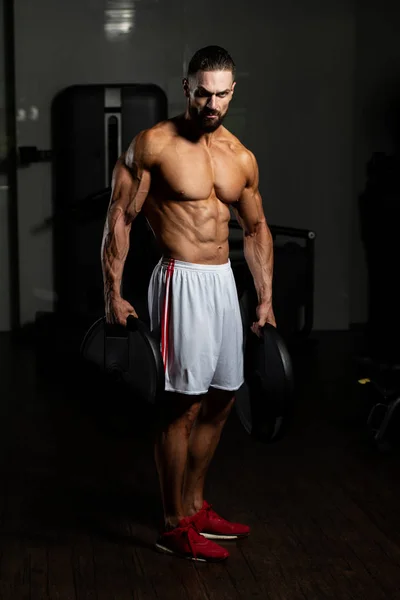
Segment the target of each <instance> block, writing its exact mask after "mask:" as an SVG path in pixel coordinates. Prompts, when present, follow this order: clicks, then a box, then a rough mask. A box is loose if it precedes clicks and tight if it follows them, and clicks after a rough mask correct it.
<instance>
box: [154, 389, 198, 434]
mask: <svg viewBox="0 0 400 600" xmlns="http://www.w3.org/2000/svg"><path fill="white" fill-rule="evenodd" d="M200 406H201V400H200V398H199V399H197V398H196V400H194V401H193V399H192V398H190V397H187V398H177V397H175V396H173V395H172V394H171V395H168V394H166V397H165V399H164V402H163V404H162V406H161V407H160V409H159V412H158V423H159V426H160V427H161V429H162V430H166V429H171V428H173V429H181V430H183V431H184V432H185V433H186V434H187V435H188V436H189V435H190V432H191V430H192V427H193V424H194V422H195V421H196V419H197V416H198V414H199V411H200Z"/></svg>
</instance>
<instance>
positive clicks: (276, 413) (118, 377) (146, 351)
mask: <svg viewBox="0 0 400 600" xmlns="http://www.w3.org/2000/svg"><path fill="white" fill-rule="evenodd" d="M240 308H241V314H242V320H243V331H244V359H245V362H244V370H245V383H244V384H243V385H242V387H241V388H240V389H239V390H238V391H237V393H236V402H235V406H236V410H237V414H238V416H239V419H240V421H241V423H242V425H243V427H244V429H245V430H246V431H247V433H249V434H250V435H252V436H253V437H255V438H257V439H259V440H261V441H263V442H273V441H277V440H279V439H281V438H282V436H283V434H284V432H285V430H286V425H287V422H288V419H289V417H290V413H291V408H292V404H291V403H292V397H293V373H292V364H291V359H290V355H289V352H288V350H287V348H286V345H285V342H284V340H283V338H282V336H281V335H280V334H279V332H278V331H277V329H276V328H275V327H273V326H272V325H268V324H267V325H266V326H265V327H264V328H263V329H262V333H261V337H258V336H257V335H256V334H254V333H252V332H251V330H250V324H251V321H252V320H254V315H255V304H254V298H253V296H252V294H251V293H250V292H249V291H248V290H245V291H244V292H243V293H242V294H241V297H240ZM81 355H82V357H83V358H84V360H85V361H87V362H89V363H90V364H92V365H94V366H95V367H96V368H97V369H99V370H100V371H101V372H102V373H103V374H106V376H107V377H108V379H109V380H110V381H111V382H112V385H113V386H115V387H114V390H115V393H116V394H118V385H121V384H122V386H123V387H124V388H125V389H128V391H129V393H130V394H131V397H132V401H133V402H135V403H144V402H146V403H150V404H155V403H156V402H158V401H160V400H162V398H163V393H164V388H165V377H164V366H163V361H162V357H161V353H160V349H159V342H158V341H157V340H156V339H155V337H153V335H152V334H151V332H150V330H149V328H148V327H147V325H146V324H145V323H144V322H143V321H141V320H140V319H137V318H135V317H133V316H130V317H128V319H127V326H126V327H123V326H118V325H117V326H116V325H109V324H107V323H106V321H105V318H104V317H103V318H101V319H98V320H97V321H96V322H95V323H94V324H93V325H92V326H91V327H90V329H89V330H88V332H87V333H86V335H85V337H84V340H83V342H82V345H81Z"/></svg>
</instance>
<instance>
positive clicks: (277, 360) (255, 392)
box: [235, 290, 294, 442]
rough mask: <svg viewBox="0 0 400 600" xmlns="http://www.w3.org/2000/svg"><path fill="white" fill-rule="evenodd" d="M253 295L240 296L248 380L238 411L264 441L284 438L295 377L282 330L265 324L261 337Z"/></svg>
mask: <svg viewBox="0 0 400 600" xmlns="http://www.w3.org/2000/svg"><path fill="white" fill-rule="evenodd" d="M255 305H256V302H255V299H254V294H252V293H251V292H250V291H249V290H246V291H245V292H244V293H243V294H242V295H241V297H240V309H241V313H242V321H243V335H244V377H245V382H244V384H243V385H242V387H241V388H240V389H239V390H238V391H237V393H236V402H235V406H236V411H237V414H238V416H239V419H240V421H241V423H242V425H243V427H244V428H245V430H246V431H247V433H249V434H250V435H251V436H253V437H254V438H256V439H258V440H260V441H263V442H275V441H278V440H280V439H282V437H283V435H284V433H285V432H286V428H287V425H288V423H289V420H290V417H291V415H292V408H293V397H294V395H293V393H294V378H293V367H292V361H291V357H290V354H289V352H288V349H287V347H286V344H285V341H284V339H283V337H282V336H281V334H280V333H279V331H278V330H277V329H276V328H275V327H273V326H272V325H270V324H266V325H265V326H264V327H263V329H262V330H261V336H260V337H258V336H257V335H256V334H255V333H253V332H252V331H251V329H250V326H251V323H252V322H253V321H254V318H255Z"/></svg>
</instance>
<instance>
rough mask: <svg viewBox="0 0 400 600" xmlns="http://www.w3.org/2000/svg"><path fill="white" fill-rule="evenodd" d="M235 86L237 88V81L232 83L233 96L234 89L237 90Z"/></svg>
mask: <svg viewBox="0 0 400 600" xmlns="http://www.w3.org/2000/svg"><path fill="white" fill-rule="evenodd" d="M235 86H236V81H234V82H233V83H232V94H233V91H234V89H235Z"/></svg>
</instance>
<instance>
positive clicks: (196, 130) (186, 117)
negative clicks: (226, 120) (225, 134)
mask: <svg viewBox="0 0 400 600" xmlns="http://www.w3.org/2000/svg"><path fill="white" fill-rule="evenodd" d="M182 121H183V127H184V129H185V131H186V133H187V137H188V139H190V140H192V141H196V142H200V143H202V144H204V145H205V146H211V144H212V143H213V142H214V141H215V140H216V139H217V138H218V137H219V135H220V127H218V129H216V130H215V131H208V132H207V131H203V130H202V129H200V127H198V125H197V124H196V123H195V122H194V121H193V119H192V117H191V116H190V114H189V112H188V111H186V112H185V113H184V114H183V115H182Z"/></svg>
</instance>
